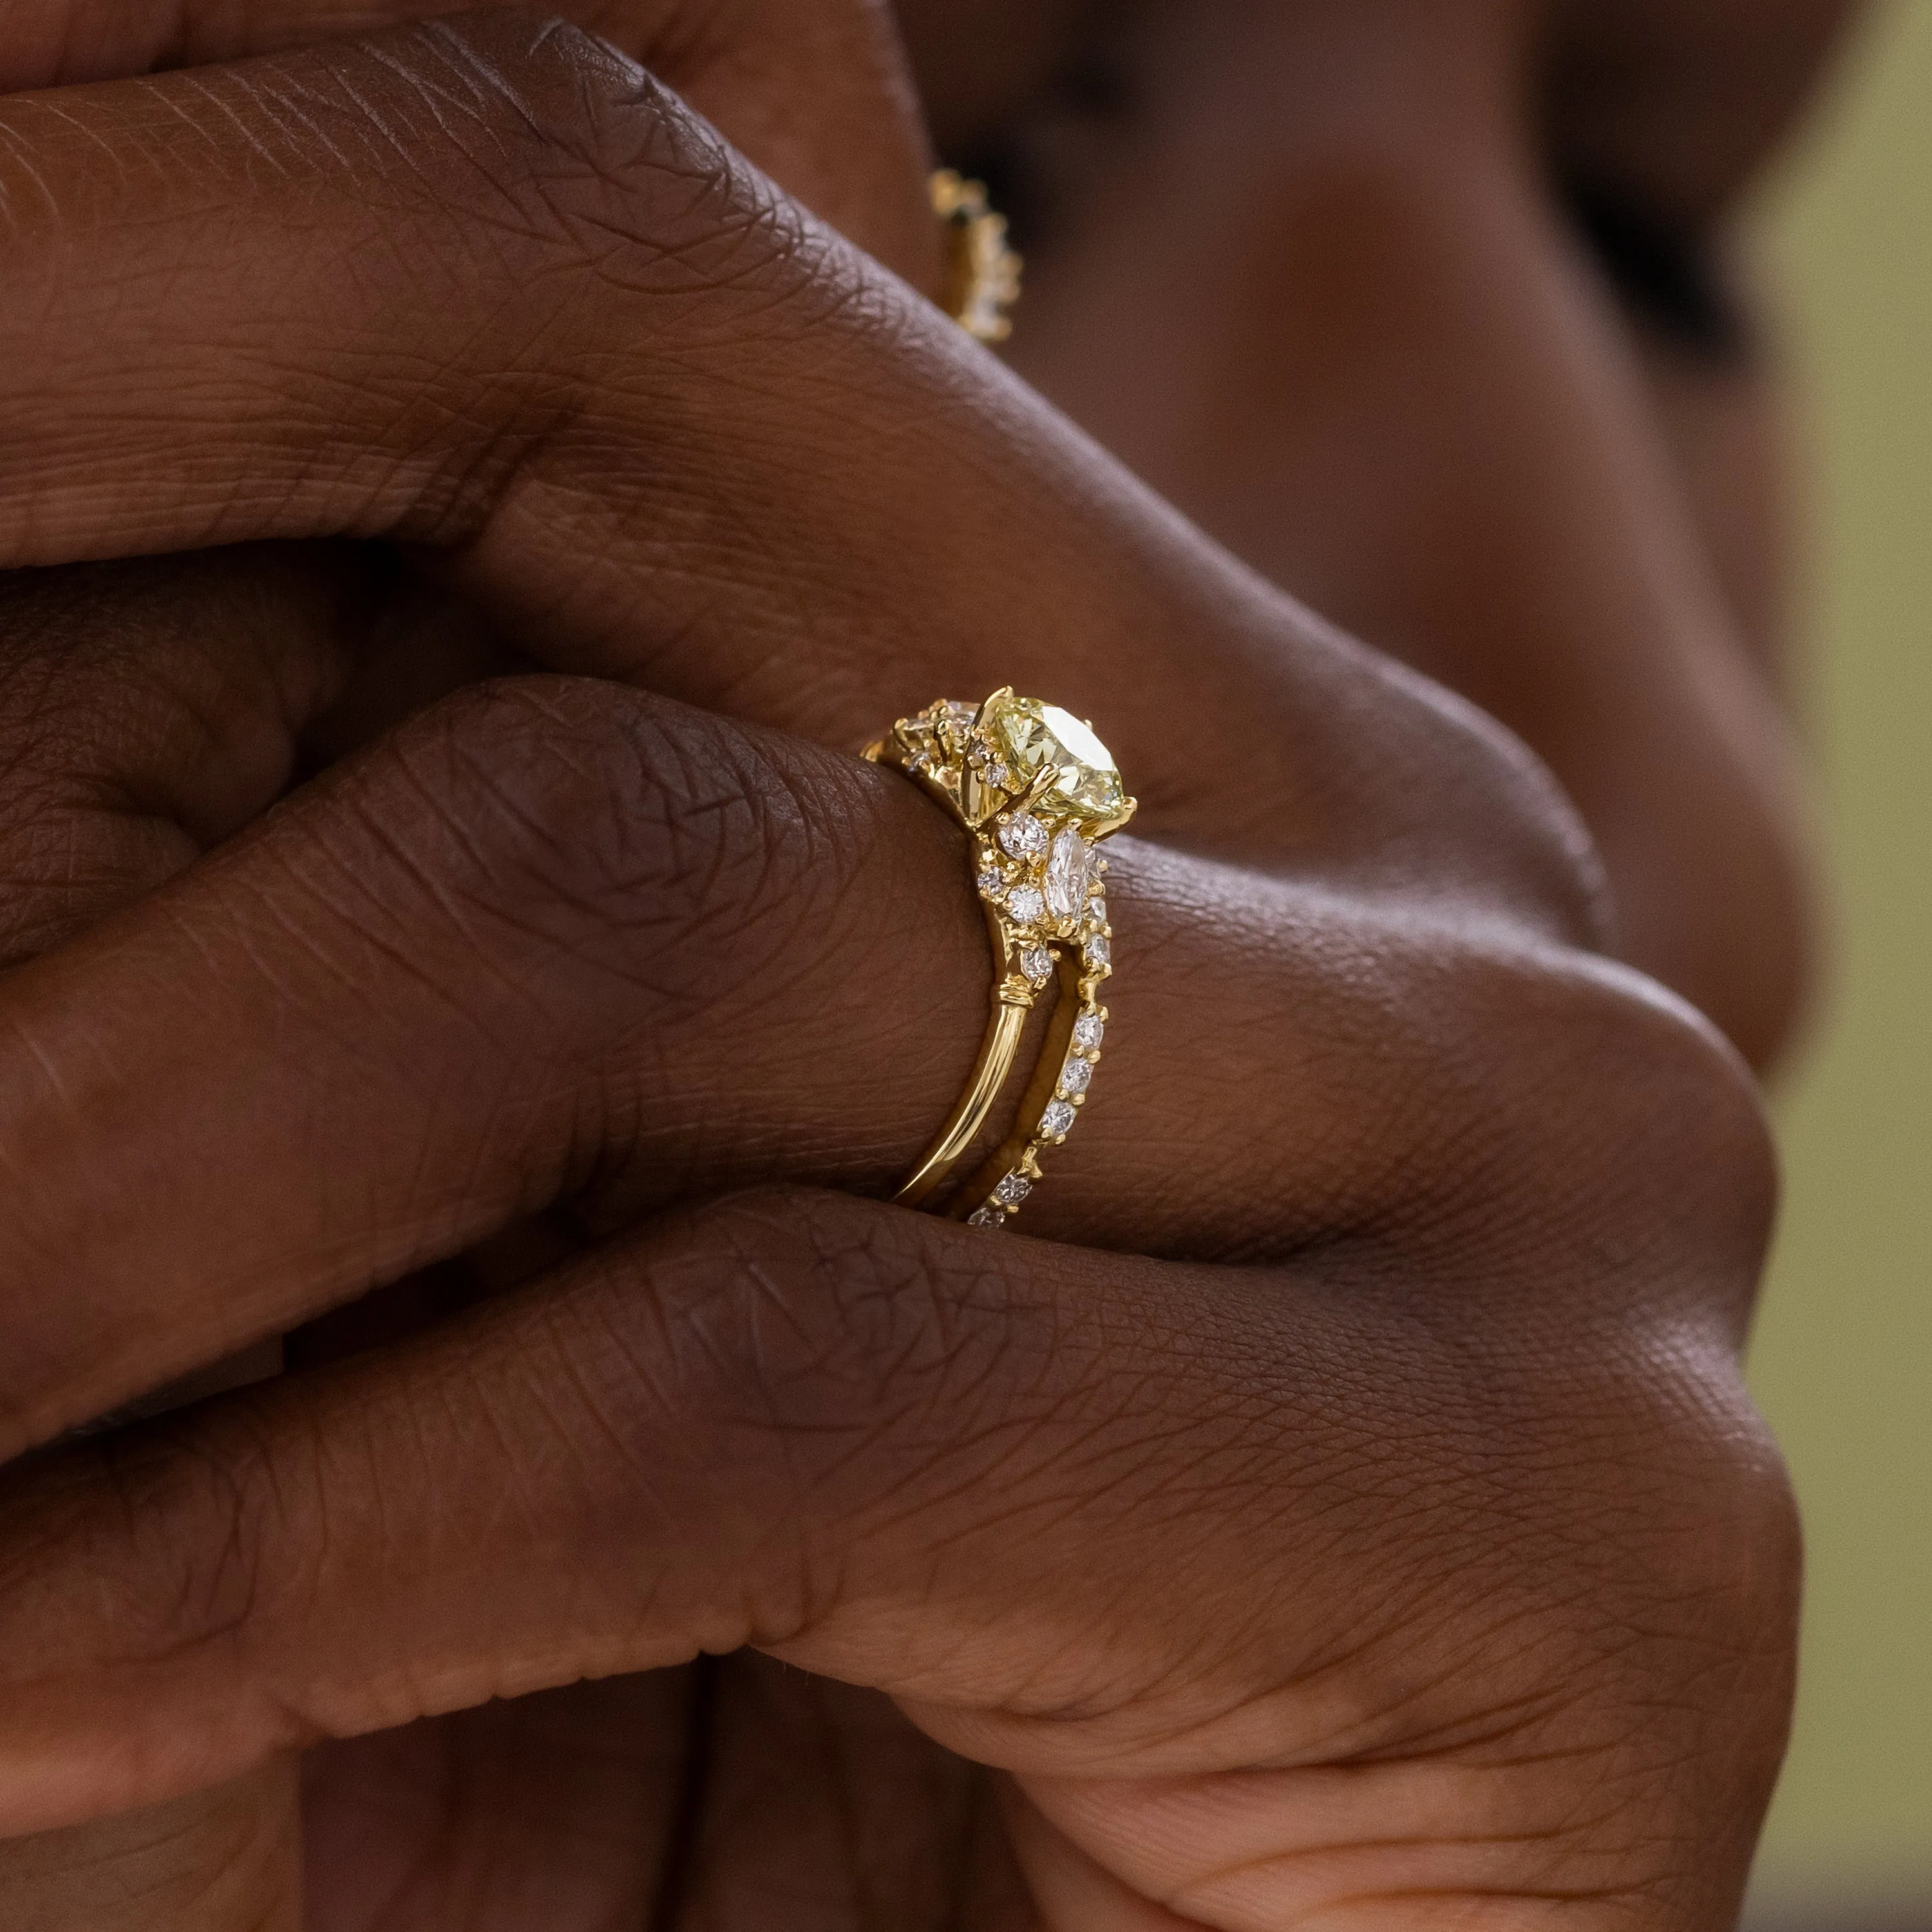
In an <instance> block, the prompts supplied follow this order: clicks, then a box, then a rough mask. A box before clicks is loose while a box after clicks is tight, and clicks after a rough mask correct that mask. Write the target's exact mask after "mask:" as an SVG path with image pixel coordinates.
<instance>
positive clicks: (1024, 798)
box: [1007, 765, 1060, 811]
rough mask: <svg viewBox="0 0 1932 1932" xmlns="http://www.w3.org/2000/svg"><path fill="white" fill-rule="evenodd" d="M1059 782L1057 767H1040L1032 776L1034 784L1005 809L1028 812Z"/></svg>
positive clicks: (1058, 769) (1058, 768)
mask: <svg viewBox="0 0 1932 1932" xmlns="http://www.w3.org/2000/svg"><path fill="white" fill-rule="evenodd" d="M1059 782H1060V767H1059V766H1058V765H1042V766H1040V769H1039V771H1038V772H1036V773H1035V774H1034V781H1033V783H1032V784H1030V785H1028V787H1027V788H1026V790H1025V791H1023V792H1022V793H1020V795H1019V797H1017V798H1016V799H1014V800H1013V803H1012V804H1011V805H1010V806H1009V807H1008V808H1007V809H1008V810H1009V811H1031V810H1032V809H1033V808H1034V805H1037V804H1038V803H1039V802H1040V800H1041V799H1043V798H1044V797H1045V796H1046V795H1047V793H1049V792H1050V791H1051V790H1052V789H1053V788H1054V787H1055V785H1057V784H1059Z"/></svg>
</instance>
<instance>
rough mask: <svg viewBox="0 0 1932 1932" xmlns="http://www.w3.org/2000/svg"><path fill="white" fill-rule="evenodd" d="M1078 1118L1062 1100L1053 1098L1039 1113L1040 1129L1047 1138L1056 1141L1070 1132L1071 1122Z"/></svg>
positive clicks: (1071, 1130) (1071, 1128)
mask: <svg viewBox="0 0 1932 1932" xmlns="http://www.w3.org/2000/svg"><path fill="white" fill-rule="evenodd" d="M1079 1118H1080V1117H1079V1115H1077V1114H1076V1112H1074V1111H1073V1109H1072V1108H1071V1107H1070V1106H1068V1105H1067V1103H1066V1102H1065V1101H1064V1100H1055V1101H1053V1102H1052V1103H1050V1104H1049V1106H1048V1108H1047V1109H1046V1112H1045V1113H1043V1115H1040V1132H1041V1133H1043V1134H1044V1135H1045V1136H1046V1138H1047V1139H1049V1140H1052V1141H1057V1140H1058V1139H1061V1137H1062V1136H1064V1135H1066V1134H1069V1133H1072V1132H1073V1123H1074V1122H1075V1121H1076V1120H1078V1119H1079Z"/></svg>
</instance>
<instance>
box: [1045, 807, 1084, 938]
mask: <svg viewBox="0 0 1932 1932" xmlns="http://www.w3.org/2000/svg"><path fill="white" fill-rule="evenodd" d="M1093 871H1094V848H1093V847H1092V846H1091V845H1090V844H1088V842H1087V841H1086V840H1085V839H1084V838H1082V837H1081V835H1079V832H1076V831H1075V830H1074V829H1073V827H1072V826H1068V827H1067V829H1065V830H1064V831H1063V832H1059V833H1058V834H1057V835H1055V838H1054V841H1053V850H1052V854H1051V856H1049V858H1048V859H1047V862H1046V902H1047V904H1049V905H1050V906H1051V907H1052V908H1053V912H1054V916H1055V918H1056V919H1074V918H1077V917H1078V916H1079V912H1080V908H1081V907H1082V905H1084V904H1085V903H1086V900H1087V886H1088V881H1089V880H1091V877H1092V876H1093Z"/></svg>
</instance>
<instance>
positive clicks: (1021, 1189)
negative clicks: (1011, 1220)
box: [993, 1174, 1033, 1208]
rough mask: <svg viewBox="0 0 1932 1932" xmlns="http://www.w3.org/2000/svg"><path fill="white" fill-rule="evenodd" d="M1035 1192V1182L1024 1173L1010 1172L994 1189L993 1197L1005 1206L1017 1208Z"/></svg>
mask: <svg viewBox="0 0 1932 1932" xmlns="http://www.w3.org/2000/svg"><path fill="white" fill-rule="evenodd" d="M1032 1192H1033V1183H1032V1182H1031V1181H1029V1180H1028V1178H1026V1176H1025V1175H1023V1174H1010V1175H1007V1178H1006V1179H1005V1180H1004V1181H1001V1183H1000V1184H999V1186H998V1187H996V1188H995V1189H994V1190H993V1199H995V1201H997V1202H999V1204H1000V1205H1001V1207H1003V1208H1017V1207H1018V1206H1019V1205H1020V1203H1021V1202H1022V1201H1024V1200H1025V1199H1026V1198H1027V1196H1028V1195H1029V1194H1031V1193H1032Z"/></svg>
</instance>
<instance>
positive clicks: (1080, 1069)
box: [1060, 1059, 1094, 1094]
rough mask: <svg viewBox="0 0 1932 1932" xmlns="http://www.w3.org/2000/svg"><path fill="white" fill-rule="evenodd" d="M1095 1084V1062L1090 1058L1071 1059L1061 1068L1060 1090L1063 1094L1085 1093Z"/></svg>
mask: <svg viewBox="0 0 1932 1932" xmlns="http://www.w3.org/2000/svg"><path fill="white" fill-rule="evenodd" d="M1093 1084H1094V1063H1093V1062H1092V1061H1091V1060H1079V1059H1075V1060H1070V1061H1068V1062H1067V1064H1066V1065H1065V1066H1064V1067H1062V1068H1061V1070H1060V1091H1061V1092H1062V1093H1063V1094H1084V1093H1085V1092H1086V1091H1087V1090H1088V1088H1089V1087H1091V1086H1092V1085H1093Z"/></svg>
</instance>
